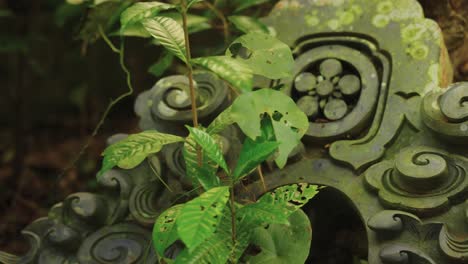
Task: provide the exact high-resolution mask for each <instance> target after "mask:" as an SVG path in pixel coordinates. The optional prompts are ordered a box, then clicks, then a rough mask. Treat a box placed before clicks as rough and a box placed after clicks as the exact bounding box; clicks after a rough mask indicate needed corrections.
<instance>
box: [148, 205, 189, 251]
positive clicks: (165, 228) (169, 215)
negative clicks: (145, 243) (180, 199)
mask: <svg viewBox="0 0 468 264" xmlns="http://www.w3.org/2000/svg"><path fill="white" fill-rule="evenodd" d="M183 207H184V205H183V204H178V205H176V206H173V207H171V208H169V209H167V210H166V211H164V212H163V213H162V214H161V215H159V217H158V219H156V222H155V223H154V226H153V245H154V247H155V249H156V252H158V254H159V256H161V257H163V256H164V251H165V250H166V249H167V248H168V247H169V246H170V245H172V243H174V242H175V241H176V240H177V239H179V235H178V234H177V228H176V220H177V216H178V215H179V214H180V212H181V210H182V208H183Z"/></svg>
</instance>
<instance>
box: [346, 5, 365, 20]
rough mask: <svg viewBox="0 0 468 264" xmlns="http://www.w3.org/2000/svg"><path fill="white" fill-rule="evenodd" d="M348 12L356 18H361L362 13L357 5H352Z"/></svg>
mask: <svg viewBox="0 0 468 264" xmlns="http://www.w3.org/2000/svg"><path fill="white" fill-rule="evenodd" d="M349 10H351V12H353V13H354V15H356V16H357V17H358V16H361V15H362V13H363V11H362V8H361V7H360V6H358V5H352V6H351V7H350V8H349Z"/></svg>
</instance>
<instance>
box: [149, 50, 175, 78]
mask: <svg viewBox="0 0 468 264" xmlns="http://www.w3.org/2000/svg"><path fill="white" fill-rule="evenodd" d="M173 61H174V55H173V54H172V53H170V52H168V51H166V50H164V51H163V53H162V54H161V57H160V58H159V59H158V61H157V62H155V63H154V64H153V65H151V66H150V67H149V69H148V72H149V73H151V74H152V75H154V76H156V77H161V76H162V75H163V74H164V72H166V70H167V69H169V67H171V65H172V62H173Z"/></svg>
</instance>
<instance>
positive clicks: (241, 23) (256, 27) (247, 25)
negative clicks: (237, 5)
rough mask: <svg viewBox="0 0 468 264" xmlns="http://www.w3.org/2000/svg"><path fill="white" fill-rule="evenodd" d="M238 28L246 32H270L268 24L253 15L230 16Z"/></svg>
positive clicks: (230, 19)
mask: <svg viewBox="0 0 468 264" xmlns="http://www.w3.org/2000/svg"><path fill="white" fill-rule="evenodd" d="M228 19H229V21H231V22H232V23H233V24H234V26H236V28H237V29H239V30H240V31H242V32H244V33H255V32H258V33H264V34H270V31H269V30H268V28H267V26H265V25H264V24H263V23H262V22H260V21H258V19H255V18H253V17H249V16H230V17H228Z"/></svg>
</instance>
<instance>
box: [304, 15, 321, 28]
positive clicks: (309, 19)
mask: <svg viewBox="0 0 468 264" xmlns="http://www.w3.org/2000/svg"><path fill="white" fill-rule="evenodd" d="M304 19H305V21H306V24H307V25H308V26H310V27H313V26H316V25H318V24H319V23H320V19H319V18H318V17H317V16H314V15H305V16H304Z"/></svg>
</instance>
